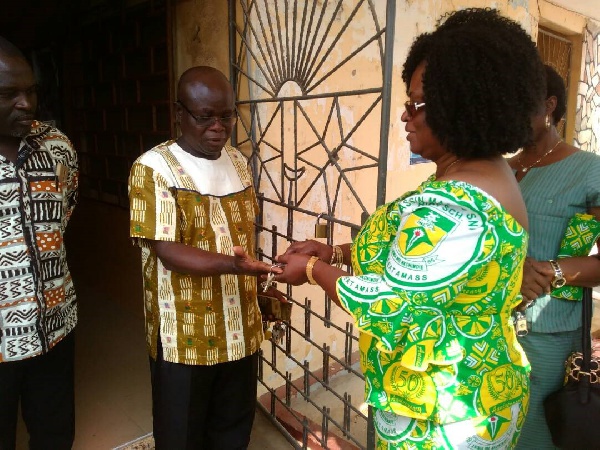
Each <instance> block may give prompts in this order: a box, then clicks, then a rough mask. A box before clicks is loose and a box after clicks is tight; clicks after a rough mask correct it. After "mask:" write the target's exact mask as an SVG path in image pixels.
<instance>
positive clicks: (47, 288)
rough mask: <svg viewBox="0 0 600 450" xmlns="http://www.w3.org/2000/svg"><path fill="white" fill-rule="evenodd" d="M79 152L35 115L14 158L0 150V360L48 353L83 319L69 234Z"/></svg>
mask: <svg viewBox="0 0 600 450" xmlns="http://www.w3.org/2000/svg"><path fill="white" fill-rule="evenodd" d="M77 182H78V169H77V155H76V153H75V151H74V149H73V146H72V145H71V142H70V141H69V139H68V138H67V137H66V136H65V135H64V134H62V133H61V132H60V131H58V130H57V129H55V128H53V127H51V126H49V125H46V124H43V123H40V122H34V123H33V125H32V128H31V131H30V133H29V134H28V135H27V136H25V137H24V138H23V139H22V141H21V145H20V148H19V151H18V155H17V163H16V165H15V164H13V163H11V162H9V161H8V160H7V159H5V158H4V157H2V156H0V332H1V333H2V334H1V336H0V362H7V361H15V360H21V359H25V358H30V357H32V356H36V355H40V354H44V353H46V352H47V351H48V350H49V349H51V348H52V347H53V346H54V345H55V344H56V343H58V342H59V341H60V340H61V339H62V338H63V337H65V336H66V335H67V334H68V333H69V332H70V331H71V330H72V329H73V328H74V327H75V324H76V323H77V304H76V301H75V290H74V289H73V282H72V280H71V274H70V273H69V268H68V267H67V260H66V253H65V247H64V243H63V235H64V232H65V228H66V226H67V222H68V220H69V217H70V216H71V213H72V212H73V208H74V207H75V203H76V201H77Z"/></svg>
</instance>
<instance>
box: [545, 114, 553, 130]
mask: <svg viewBox="0 0 600 450" xmlns="http://www.w3.org/2000/svg"><path fill="white" fill-rule="evenodd" d="M550 125H552V123H550V115H547V116H546V130H549V129H550Z"/></svg>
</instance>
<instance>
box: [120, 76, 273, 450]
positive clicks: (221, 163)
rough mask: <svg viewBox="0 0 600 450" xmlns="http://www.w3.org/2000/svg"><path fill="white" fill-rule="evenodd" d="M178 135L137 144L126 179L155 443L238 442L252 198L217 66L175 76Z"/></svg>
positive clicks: (172, 449)
mask: <svg viewBox="0 0 600 450" xmlns="http://www.w3.org/2000/svg"><path fill="white" fill-rule="evenodd" d="M177 98H178V101H177V102H176V104H175V106H176V118H177V121H178V123H179V125H180V129H181V136H180V137H179V138H177V140H173V141H168V142H164V143H162V144H160V145H158V146H156V147H154V148H153V149H151V150H149V151H148V152H146V153H144V154H143V155H142V156H141V157H140V158H138V160H137V161H136V162H135V163H134V164H133V167H132V169H131V174H130V179H129V197H130V214H131V220H130V235H131V237H132V238H133V240H134V243H135V244H137V245H138V246H139V247H140V248H141V249H142V271H143V277H144V297H145V298H144V302H145V308H144V311H145V317H146V337H147V345H148V349H149V352H150V369H151V378H152V400H153V402H152V403H153V408H152V410H153V416H154V438H155V442H156V448H157V449H158V450H160V449H168V450H177V449H182V450H183V449H243V448H246V447H247V446H248V442H249V440H250V432H251V429H252V423H253V420H254V411H255V406H256V383H257V380H256V378H257V369H258V353H257V352H258V350H259V348H260V344H261V342H262V340H263V330H262V321H261V314H260V311H259V307H258V303H257V289H256V276H257V275H260V274H266V273H268V272H269V271H270V269H271V266H270V265H268V264H265V263H263V262H260V261H257V260H255V259H253V258H252V256H249V255H254V254H255V229H254V219H255V216H256V214H257V211H258V209H257V202H256V197H255V192H254V187H253V183H252V178H251V174H250V172H249V170H248V167H247V160H246V158H245V157H244V156H243V155H242V154H241V153H240V152H239V151H238V150H236V149H235V148H233V147H231V146H229V145H227V140H228V139H229V137H230V135H231V131H232V128H233V126H234V124H235V121H236V118H237V117H236V114H235V102H234V100H235V97H234V93H233V88H232V87H231V84H230V83H229V81H228V80H227V78H226V77H225V76H224V75H223V74H222V73H221V72H219V71H218V70H216V69H214V68H211V67H206V66H199V67H193V68H191V69H188V70H187V71H186V72H184V73H183V75H182V76H181V78H180V80H179V83H178V88H177Z"/></svg>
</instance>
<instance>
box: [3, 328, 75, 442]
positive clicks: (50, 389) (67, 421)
mask: <svg viewBox="0 0 600 450" xmlns="http://www.w3.org/2000/svg"><path fill="white" fill-rule="evenodd" d="M74 355H75V338H74V333H70V334H69V335H68V336H67V337H65V338H64V339H63V340H62V341H60V342H59V343H58V344H56V345H55V346H54V347H53V348H52V350H50V351H49V352H48V353H46V354H45V355H42V356H35V357H33V358H29V359H24V360H22V361H11V362H3V363H0V450H13V449H14V448H15V445H16V430H17V411H18V407H19V400H20V401H21V411H22V414H23V420H24V422H25V425H26V427H27V431H28V432H29V448H30V449H31V450H49V449H52V450H63V449H64V450H67V449H70V448H71V447H72V446H73V439H74V437H75V392H74Z"/></svg>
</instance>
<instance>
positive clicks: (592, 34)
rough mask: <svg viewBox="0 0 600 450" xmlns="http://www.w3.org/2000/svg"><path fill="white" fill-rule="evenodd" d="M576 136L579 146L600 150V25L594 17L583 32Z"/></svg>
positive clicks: (599, 151)
mask: <svg viewBox="0 0 600 450" xmlns="http://www.w3.org/2000/svg"><path fill="white" fill-rule="evenodd" d="M575 139H576V142H575V145H576V146H577V147H580V148H581V149H583V150H588V151H592V152H595V153H600V24H599V23H597V22H594V21H592V20H590V21H589V22H588V23H587V25H586V27H585V31H584V35H583V54H582V64H581V76H580V82H579V90H578V94H577V117H576V136H575Z"/></svg>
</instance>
